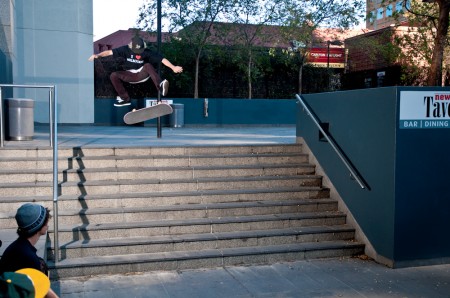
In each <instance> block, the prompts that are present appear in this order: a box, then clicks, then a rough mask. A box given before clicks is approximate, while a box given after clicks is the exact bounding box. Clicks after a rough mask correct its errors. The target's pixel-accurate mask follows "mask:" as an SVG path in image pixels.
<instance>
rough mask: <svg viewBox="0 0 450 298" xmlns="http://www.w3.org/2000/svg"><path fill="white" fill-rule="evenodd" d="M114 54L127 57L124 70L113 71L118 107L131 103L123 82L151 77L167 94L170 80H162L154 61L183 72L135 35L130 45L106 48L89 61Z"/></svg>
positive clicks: (143, 80) (141, 80)
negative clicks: (151, 49)
mask: <svg viewBox="0 0 450 298" xmlns="http://www.w3.org/2000/svg"><path fill="white" fill-rule="evenodd" d="M111 55H113V56H114V58H119V57H122V58H124V59H125V62H124V68H125V70H123V71H115V72H113V73H111V76H110V78H111V83H112V85H113V86H114V89H115V90H116V92H117V94H118V95H119V96H117V99H116V102H115V103H114V105H115V106H116V107H122V106H128V105H130V104H131V102H130V96H129V95H128V92H127V90H126V89H125V87H124V86H123V82H128V83H143V82H145V81H147V80H148V79H149V78H151V79H152V81H153V84H155V87H156V89H157V90H158V92H161V94H162V96H166V95H167V92H168V89H169V82H168V81H167V80H161V77H160V76H159V75H158V73H157V72H156V70H155V68H154V67H153V65H152V63H160V62H161V63H162V64H164V65H165V66H167V67H168V68H170V69H172V71H173V72H174V73H181V72H183V67H181V66H175V65H173V64H172V63H171V62H170V61H169V60H167V59H166V58H164V57H163V56H162V55H160V54H158V53H155V52H152V51H150V50H149V49H147V48H146V46H145V42H144V41H143V40H142V38H140V37H137V36H136V37H133V38H132V39H131V42H130V43H129V44H128V45H124V46H121V47H118V48H115V49H112V50H106V51H103V52H101V53H99V54H94V55H92V56H91V57H89V61H93V60H94V59H95V58H98V57H107V56H111Z"/></svg>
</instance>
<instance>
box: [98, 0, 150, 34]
mask: <svg viewBox="0 0 450 298" xmlns="http://www.w3.org/2000/svg"><path fill="white" fill-rule="evenodd" d="M143 3H144V0H93V9H94V11H93V12H94V41H96V40H98V39H100V38H103V37H105V36H107V35H109V34H111V33H114V32H116V31H117V30H127V29H128V28H133V27H135V26H136V19H137V18H138V14H139V7H140V6H141V5H142V4H143Z"/></svg>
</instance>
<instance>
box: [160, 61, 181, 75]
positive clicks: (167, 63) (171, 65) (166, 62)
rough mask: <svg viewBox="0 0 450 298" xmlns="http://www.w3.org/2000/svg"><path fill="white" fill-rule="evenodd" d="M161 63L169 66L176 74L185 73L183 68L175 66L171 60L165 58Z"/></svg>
mask: <svg viewBox="0 0 450 298" xmlns="http://www.w3.org/2000/svg"><path fill="white" fill-rule="evenodd" d="M161 63H162V64H164V65H165V66H167V67H168V68H170V69H172V71H173V72H174V73H181V72H183V67H181V66H175V65H173V64H172V63H171V62H170V61H169V60H167V59H166V58H163V59H162V60H161Z"/></svg>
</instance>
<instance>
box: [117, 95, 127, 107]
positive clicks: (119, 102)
mask: <svg viewBox="0 0 450 298" xmlns="http://www.w3.org/2000/svg"><path fill="white" fill-rule="evenodd" d="M130 104H131V102H130V100H124V99H122V98H120V97H119V96H117V98H116V102H115V103H114V106H115V107H124V106H129V105H130Z"/></svg>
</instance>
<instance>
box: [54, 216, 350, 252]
mask: <svg viewBox="0 0 450 298" xmlns="http://www.w3.org/2000/svg"><path fill="white" fill-rule="evenodd" d="M354 232H355V231H354V229H353V228H352V227H350V226H348V225H340V226H332V227H330V226H318V227H317V226H312V227H302V228H298V229H296V228H291V229H277V230H252V231H240V232H235V231H232V232H223V233H205V234H185V235H173V236H171V235H167V236H166V235H162V236H152V237H127V238H116V239H100V240H95V239H91V240H89V241H70V242H67V243H60V249H59V252H60V258H59V259H61V260H62V259H67V258H82V257H94V256H108V255H126V254H139V253H156V252H176V251H196V250H202V249H224V248H233V247H235V248H237V247H260V246H266V245H281V244H294V243H305V242H320V241H335V240H351V239H353V238H354ZM48 254H49V256H50V258H51V259H53V258H54V251H53V249H52V247H51V246H49V247H48Z"/></svg>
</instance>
